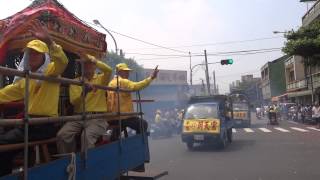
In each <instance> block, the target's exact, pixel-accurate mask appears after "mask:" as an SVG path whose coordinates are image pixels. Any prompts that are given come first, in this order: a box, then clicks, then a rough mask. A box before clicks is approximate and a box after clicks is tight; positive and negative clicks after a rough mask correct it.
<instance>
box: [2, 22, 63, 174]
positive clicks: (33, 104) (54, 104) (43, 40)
mask: <svg viewBox="0 0 320 180" xmlns="http://www.w3.org/2000/svg"><path fill="white" fill-rule="evenodd" d="M32 27H33V29H32V30H31V33H32V34H33V36H34V37H36V38H37V40H33V41H30V42H29V43H27V45H26V48H25V50H24V56H23V59H22V61H21V63H20V65H19V69H20V70H24V68H25V67H28V68H29V69H30V70H31V71H32V72H38V73H43V74H44V75H45V76H59V75H60V74H61V73H62V72H63V71H64V70H65V68H66V66H67V64H68V59H67V57H66V55H65V54H64V52H63V50H62V48H61V47H60V46H59V45H57V44H56V43H55V42H53V41H52V40H51V38H50V36H49V34H48V32H47V31H46V30H45V29H44V28H43V27H42V25H41V24H40V23H39V22H33V24H32ZM29 86H30V87H29V93H28V96H29V104H28V106H29V109H28V114H29V116H30V117H49V116H57V115H58V101H59V90H60V83H56V82H48V81H40V80H34V79H31V80H30V85H29ZM25 95H26V94H25V79H24V78H20V77H16V78H15V81H14V83H13V84H11V85H8V86H6V87H4V88H3V89H1V90H0V104H2V103H6V102H11V101H17V100H22V99H24V97H25ZM55 134H56V129H55V127H54V126H53V124H44V125H33V126H30V127H29V140H31V141H32V140H40V139H46V138H49V137H54V136H55ZM23 140H24V129H22V128H14V129H12V130H10V131H8V132H5V133H4V134H0V144H11V143H18V142H23ZM16 153H17V152H2V153H0V176H2V175H5V174H8V173H10V172H11V170H12V159H13V158H14V156H15V155H16Z"/></svg>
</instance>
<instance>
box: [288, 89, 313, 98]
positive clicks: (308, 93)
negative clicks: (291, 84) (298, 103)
mask: <svg viewBox="0 0 320 180" xmlns="http://www.w3.org/2000/svg"><path fill="white" fill-rule="evenodd" d="M308 95H311V90H305V91H297V92H290V93H288V97H289V98H291V97H299V96H308Z"/></svg>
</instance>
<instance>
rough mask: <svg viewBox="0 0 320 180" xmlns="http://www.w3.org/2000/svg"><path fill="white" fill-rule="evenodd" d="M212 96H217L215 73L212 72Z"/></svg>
mask: <svg viewBox="0 0 320 180" xmlns="http://www.w3.org/2000/svg"><path fill="white" fill-rule="evenodd" d="M213 94H217V85H216V72H215V71H213Z"/></svg>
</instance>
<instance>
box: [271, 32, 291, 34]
mask: <svg viewBox="0 0 320 180" xmlns="http://www.w3.org/2000/svg"><path fill="white" fill-rule="evenodd" d="M272 32H273V34H286V33H287V31H272Z"/></svg>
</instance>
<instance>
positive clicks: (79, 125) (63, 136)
mask: <svg viewBox="0 0 320 180" xmlns="http://www.w3.org/2000/svg"><path fill="white" fill-rule="evenodd" d="M82 61H83V62H82V64H83V66H84V68H83V69H84V79H85V82H87V83H89V84H90V85H106V84H107V83H108V82H109V80H110V76H111V73H112V69H111V68H110V67H109V66H108V65H107V64H105V63H103V62H102V61H100V60H97V59H96V58H95V57H94V56H91V55H82ZM96 68H98V69H100V70H101V71H102V73H101V74H97V73H95V70H96ZM76 79H77V80H80V77H79V78H76ZM84 93H85V112H86V114H98V113H106V112H107V107H106V105H105V104H106V102H105V98H106V91H104V90H101V89H94V88H92V87H91V86H89V87H87V88H86V89H85V92H84ZM81 95H82V87H81V86H77V85H71V86H70V88H69V96H70V102H71V104H72V105H73V107H74V112H75V113H76V114H82V112H83V111H82V105H83V101H82V97H81ZM107 126H108V123H107V121H106V120H105V119H92V120H88V121H87V122H86V126H85V127H84V122H83V121H76V122H68V123H66V124H65V125H64V126H63V127H62V128H61V129H60V131H59V132H58V134H57V138H58V150H59V152H60V153H70V152H75V151H76V143H75V136H76V135H77V134H80V133H81V132H82V133H81V151H82V152H83V151H84V150H85V147H86V146H87V148H93V147H94V146H95V143H96V141H97V139H98V138H99V137H101V136H102V135H103V134H105V133H106V129H107ZM84 128H85V129H86V133H84V131H83V129H84ZM85 142H86V146H85Z"/></svg>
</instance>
